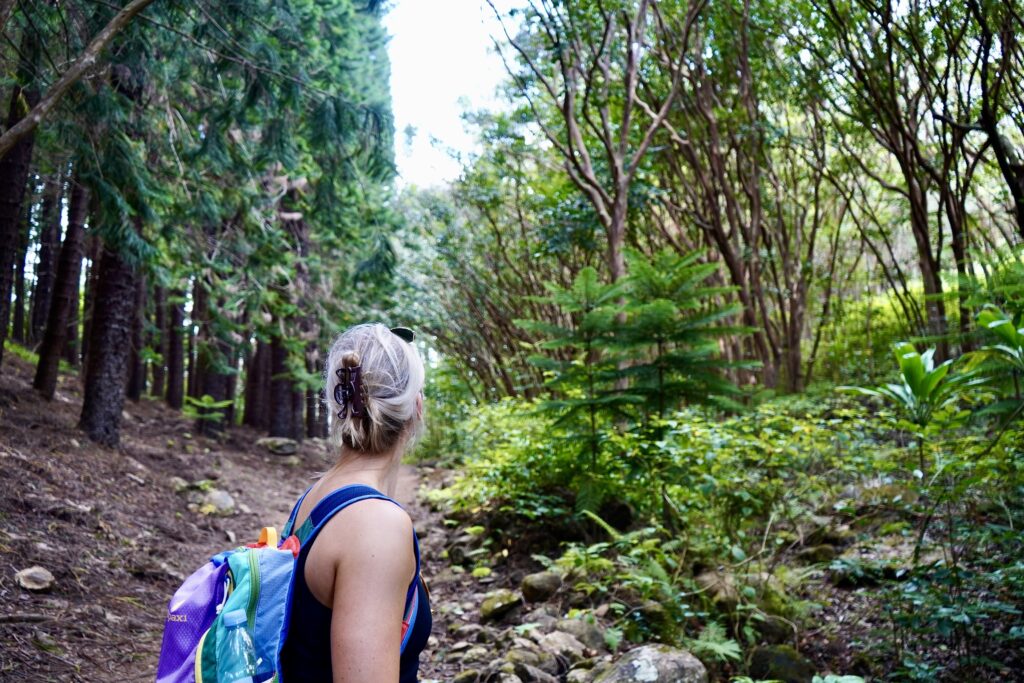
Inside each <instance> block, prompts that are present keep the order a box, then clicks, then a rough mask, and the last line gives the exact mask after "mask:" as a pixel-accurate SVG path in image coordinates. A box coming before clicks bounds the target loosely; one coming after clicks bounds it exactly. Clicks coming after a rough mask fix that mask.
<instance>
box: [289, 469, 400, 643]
mask: <svg viewBox="0 0 1024 683" xmlns="http://www.w3.org/2000/svg"><path fill="white" fill-rule="evenodd" d="M311 488H312V487H311ZM308 493H309V490H307V491H306V493H304V494H302V498H300V499H299V502H298V503H296V504H295V510H292V518H291V519H289V520H288V526H287V527H285V528H286V529H289V528H290V527H292V526H294V523H295V519H294V518H295V513H296V511H297V510H298V509H299V506H300V505H301V504H302V500H303V499H304V498H305V497H306V495H307V494H308ZM373 499H375V500H386V501H388V502H389V503H393V504H395V505H397V506H398V507H402V506H401V504H400V503H398V502H397V501H395V500H393V499H391V498H388V497H387V496H385V495H384V494H383V493H381V492H380V491H378V490H377V489H375V488H373V487H371V486H364V485H362V484H350V485H348V486H343V487H341V488H340V489H337V490H336V491H332V492H331V493H329V494H328V495H327V496H325V497H324V498H323V500H321V501H320V502H319V503H317V504H316V506H315V507H314V508H313V511H312V512H310V513H309V518H308V519H306V521H304V522H303V523H302V524H301V525H300V526H299V528H298V529H295V530H294V532H293V533H294V534H295V535H296V536H297V537H298V539H299V544H300V545H299V547H300V550H299V556H298V558H297V560H296V570H295V571H296V572H303V571H305V567H306V556H307V555H309V550H310V548H312V547H313V541H315V540H316V537H317V535H319V533H320V531H321V530H322V529H323V528H324V527H325V526H327V522H329V521H331V519H332V518H333V517H334V515H336V514H338V513H339V512H341V511H342V510H344V509H345V508H347V507H348V506H349V505H352V504H353V503H358V502H359V501H361V500H373ZM403 509H404V508H403ZM412 547H413V554H414V555H415V557H416V573H415V575H414V576H413V580H412V583H410V584H409V589H408V590H407V591H406V594H405V614H404V616H403V618H402V645H401V649H400V651H401V652H405V646H406V644H407V642H408V640H409V636H410V635H411V634H412V626H413V623H415V621H416V613H417V611H418V607H419V585H420V543H419V539H418V538H417V537H416V531H415V530H414V531H413V532H412ZM289 603H290V599H289ZM288 607H289V611H290V608H291V605H290V604H289V606H288Z"/></svg>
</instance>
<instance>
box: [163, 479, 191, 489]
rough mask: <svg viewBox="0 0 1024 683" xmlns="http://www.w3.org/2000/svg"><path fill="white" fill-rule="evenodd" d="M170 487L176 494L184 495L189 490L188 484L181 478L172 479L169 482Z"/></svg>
mask: <svg viewBox="0 0 1024 683" xmlns="http://www.w3.org/2000/svg"><path fill="white" fill-rule="evenodd" d="M167 483H168V485H170V487H171V488H172V489H174V492H175V493H182V492H183V491H187V490H188V482H187V481H185V480H184V479H182V478H181V477H171V478H170V479H168V480H167Z"/></svg>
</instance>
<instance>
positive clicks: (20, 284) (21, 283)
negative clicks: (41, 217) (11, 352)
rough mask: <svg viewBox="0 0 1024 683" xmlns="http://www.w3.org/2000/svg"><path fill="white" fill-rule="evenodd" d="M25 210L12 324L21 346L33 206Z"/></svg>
mask: <svg viewBox="0 0 1024 683" xmlns="http://www.w3.org/2000/svg"><path fill="white" fill-rule="evenodd" d="M29 204H30V203H29ZM25 209H26V210H25V221H24V222H23V223H22V227H21V230H19V231H18V254H17V256H16V257H15V262H14V316H13V318H14V319H13V321H12V322H11V339H13V340H14V341H16V342H18V343H19V344H24V343H25V309H26V308H27V306H25V303H26V301H25V258H26V257H27V256H28V246H29V243H30V242H31V238H32V235H31V234H30V233H31V232H32V226H31V223H30V222H29V220H28V216H29V214H30V213H31V205H29V206H26V207H25Z"/></svg>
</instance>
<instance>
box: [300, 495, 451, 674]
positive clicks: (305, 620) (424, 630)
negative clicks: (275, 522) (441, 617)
mask: <svg viewBox="0 0 1024 683" xmlns="http://www.w3.org/2000/svg"><path fill="white" fill-rule="evenodd" d="M338 492H344V494H351V495H352V496H353V497H360V498H362V497H371V498H377V499H383V500H388V501H390V502H392V503H395V505H398V503H396V502H395V501H393V500H391V499H390V498H387V497H386V496H384V495H383V494H382V493H380V492H379V491H377V490H376V489H373V488H370V487H369V486H359V485H353V486H345V487H343V488H341V489H338ZM307 493H308V491H307ZM366 493H369V495H364V494H366ZM331 495H334V494H331ZM303 498H305V494H303V496H302V498H300V499H299V502H298V503H296V504H295V510H298V507H299V505H301V504H302V499H303ZM325 500H326V497H325ZM318 505H319V504H318ZM399 507H401V506H399ZM314 512H315V510H314ZM293 516H294V512H293ZM310 516H311V517H312V516H313V513H311V514H310ZM293 521H294V520H290V521H289V528H288V529H286V530H287V531H289V532H290V531H291V529H290V527H291V524H292V522H293ZM315 542H316V539H315V538H313V539H311V542H310V543H309V544H308V546H306V545H304V546H303V548H302V549H303V552H302V553H300V555H299V560H298V565H297V566H296V568H295V586H294V587H293V589H292V600H291V609H290V612H289V615H288V621H289V627H288V635H287V637H286V638H285V643H284V646H283V647H282V649H281V674H282V675H281V679H282V681H284V683H293V682H297V681H302V682H307V681H308V682H309V683H319V682H320V681H323V682H324V683H330V681H331V680H332V671H331V615H332V610H331V608H330V607H326V606H324V605H322V604H321V603H320V601H319V600H317V599H316V596H314V595H313V593H312V591H310V590H309V586H308V585H307V583H306V573H305V563H306V556H307V554H308V552H309V548H310V547H312V545H313V543H315ZM412 542H413V552H414V553H415V555H416V575H415V577H414V578H413V580H412V583H410V584H409V589H408V591H406V596H405V606H404V610H403V614H409V613H410V612H409V608H410V606H411V605H412V601H414V600H415V601H416V606H415V610H414V612H412V614H413V615H414V617H413V618H412V623H411V624H410V626H409V629H408V632H407V634H406V643H405V649H404V650H403V651H402V655H401V660H400V664H399V683H416V681H417V680H418V678H417V671H418V669H419V663H420V662H419V657H420V653H421V652H422V651H423V648H424V647H426V645H427V639H428V638H430V629H431V628H432V626H433V619H432V617H431V615H430V599H429V596H428V594H427V589H426V585H425V584H424V583H423V580H422V578H421V577H420V550H419V541H418V540H417V538H416V532H415V531H413V539H412ZM415 589H418V590H415ZM396 628H397V627H396Z"/></svg>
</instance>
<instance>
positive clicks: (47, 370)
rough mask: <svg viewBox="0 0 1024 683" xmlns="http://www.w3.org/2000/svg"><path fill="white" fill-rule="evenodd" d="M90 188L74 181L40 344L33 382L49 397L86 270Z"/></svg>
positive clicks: (54, 385) (55, 383) (55, 380)
mask: <svg viewBox="0 0 1024 683" xmlns="http://www.w3.org/2000/svg"><path fill="white" fill-rule="evenodd" d="M88 204H89V196H88V191H87V190H86V189H85V187H83V186H82V185H81V184H79V183H76V182H74V181H72V182H71V201H70V203H69V206H68V227H67V231H66V234H65V236H64V243H63V245H62V246H61V248H60V260H59V261H58V262H57V273H56V279H55V282H54V290H53V300H52V303H51V305H50V315H49V319H48V320H47V323H46V330H45V332H44V334H43V341H42V344H41V345H40V347H39V364H38V365H37V366H36V376H35V381H34V382H33V386H34V387H35V388H36V390H37V391H39V393H40V394H42V395H43V396H44V397H45V398H46V399H47V400H50V399H52V398H53V394H54V392H55V391H56V389H57V371H58V370H59V367H60V359H61V353H62V351H63V350H64V346H65V342H66V341H67V337H68V333H69V331H70V325H69V324H68V321H69V320H70V319H71V313H72V311H74V310H77V309H78V279H79V276H80V275H81V272H82V236H83V232H84V229H85V216H86V212H87V211H88Z"/></svg>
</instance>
